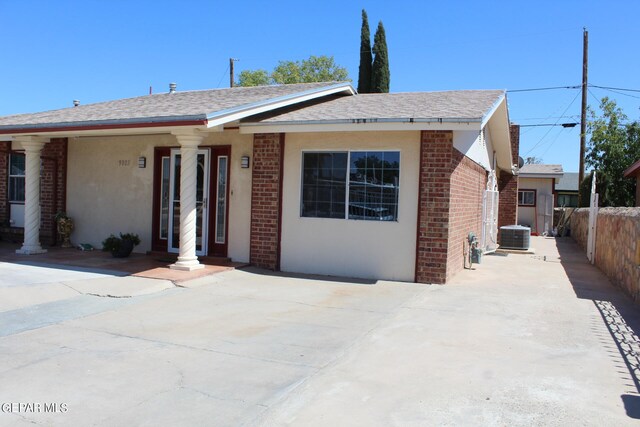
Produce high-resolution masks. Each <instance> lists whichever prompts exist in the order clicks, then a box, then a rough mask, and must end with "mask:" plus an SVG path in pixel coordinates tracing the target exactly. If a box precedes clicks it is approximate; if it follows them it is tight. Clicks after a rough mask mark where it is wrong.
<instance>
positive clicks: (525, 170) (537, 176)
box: [518, 164, 564, 235]
mask: <svg viewBox="0 0 640 427" xmlns="http://www.w3.org/2000/svg"><path fill="white" fill-rule="evenodd" d="M563 174H564V172H563V170H562V165H537V164H527V165H523V166H522V167H521V168H520V171H519V173H518V224H519V225H524V226H526V227H531V234H533V235H542V234H549V233H551V232H552V231H553V207H554V206H555V204H554V194H555V186H556V185H557V184H558V182H559V181H560V179H561V178H562V175H563Z"/></svg>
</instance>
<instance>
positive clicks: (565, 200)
mask: <svg viewBox="0 0 640 427" xmlns="http://www.w3.org/2000/svg"><path fill="white" fill-rule="evenodd" d="M578 187H579V183H578V172H564V173H563V175H562V177H561V178H560V180H558V183H557V184H556V186H555V192H554V196H555V199H556V204H555V206H556V207H565V208H577V207H578V203H579V201H578Z"/></svg>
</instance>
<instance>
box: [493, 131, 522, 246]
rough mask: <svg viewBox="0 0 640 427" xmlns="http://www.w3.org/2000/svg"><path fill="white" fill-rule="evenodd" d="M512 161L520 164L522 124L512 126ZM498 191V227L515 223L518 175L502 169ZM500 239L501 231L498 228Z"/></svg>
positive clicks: (516, 218)
mask: <svg viewBox="0 0 640 427" xmlns="http://www.w3.org/2000/svg"><path fill="white" fill-rule="evenodd" d="M509 130H510V135H511V156H512V159H511V161H512V163H513V164H518V156H519V149H520V126H519V125H511V126H510V129H509ZM498 191H499V192H500V200H499V212H498V229H499V228H500V227H502V226H503V225H513V224H516V223H517V220H518V177H517V176H516V175H511V173H510V171H501V172H500V176H499V177H498ZM498 239H500V232H499V230H498Z"/></svg>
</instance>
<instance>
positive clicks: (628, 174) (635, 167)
mask: <svg viewBox="0 0 640 427" xmlns="http://www.w3.org/2000/svg"><path fill="white" fill-rule="evenodd" d="M624 177H625V178H631V179H633V178H635V179H636V206H639V207H640V160H638V161H637V162H635V163H634V164H632V165H631V166H629V167H628V168H627V170H625V171H624Z"/></svg>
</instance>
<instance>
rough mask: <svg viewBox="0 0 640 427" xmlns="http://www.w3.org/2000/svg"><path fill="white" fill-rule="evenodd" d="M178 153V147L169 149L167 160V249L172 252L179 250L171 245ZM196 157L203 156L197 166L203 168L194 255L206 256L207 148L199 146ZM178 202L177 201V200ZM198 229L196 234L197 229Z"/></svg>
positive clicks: (177, 182) (207, 223) (197, 206)
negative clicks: (168, 159) (169, 153)
mask: <svg viewBox="0 0 640 427" xmlns="http://www.w3.org/2000/svg"><path fill="white" fill-rule="evenodd" d="M179 155H180V149H179V148H172V149H171V157H170V162H169V168H170V173H169V234H168V236H167V238H168V240H167V251H168V252H172V253H178V252H179V251H180V248H179V247H174V246H173V235H174V232H173V231H174V216H175V215H174V211H173V209H174V205H175V197H174V196H175V186H176V185H178V186H179V185H180V180H179V179H176V176H175V175H176V174H175V170H176V169H175V167H176V157H177V156H179ZM197 156H198V159H199V158H200V156H204V159H203V160H204V162H203V163H202V164H201V162H200V161H198V168H200V167H204V170H203V175H202V178H203V183H202V197H201V198H202V200H197V199H196V210H201V214H200V215H198V217H199V219H200V220H199V223H198V224H196V255H198V256H206V255H207V247H208V241H207V239H208V234H209V233H208V231H209V230H208V226H209V208H208V197H209V172H210V161H209V149H208V148H199V149H198V152H197ZM178 203H179V201H178ZM198 229H199V230H200V233H199V234H198V233H197V231H198ZM198 245H199V246H200V249H199V250H198V249H197V246H198Z"/></svg>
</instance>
